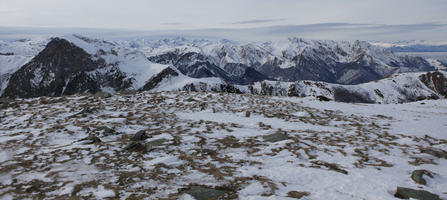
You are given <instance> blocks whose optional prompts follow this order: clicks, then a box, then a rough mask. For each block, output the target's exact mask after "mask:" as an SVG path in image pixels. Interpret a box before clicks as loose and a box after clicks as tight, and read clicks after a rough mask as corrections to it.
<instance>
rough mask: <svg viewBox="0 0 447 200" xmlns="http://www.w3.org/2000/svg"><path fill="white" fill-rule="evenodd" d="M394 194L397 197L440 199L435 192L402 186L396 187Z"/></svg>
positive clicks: (420, 199)
mask: <svg viewBox="0 0 447 200" xmlns="http://www.w3.org/2000/svg"><path fill="white" fill-rule="evenodd" d="M394 196H395V197H397V198H399V199H419V200H441V198H439V195H437V194H433V193H431V192H428V191H425V190H414V189H410V188H404V187H397V190H396V193H395V194H394Z"/></svg>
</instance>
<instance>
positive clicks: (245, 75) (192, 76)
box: [0, 35, 445, 103]
mask: <svg viewBox="0 0 447 200" xmlns="http://www.w3.org/2000/svg"><path fill="white" fill-rule="evenodd" d="M47 42H48V43H47ZM46 43H47V44H46ZM45 44H46V46H45ZM7 45H9V46H13V48H12V47H11V48H2V51H4V52H2V55H0V57H1V59H3V60H5V59H6V58H9V57H11V56H12V57H11V58H15V62H8V63H6V62H3V63H2V64H3V65H2V66H1V68H2V71H1V73H0V75H1V76H0V77H2V79H0V80H1V81H2V88H1V91H0V93H1V94H2V95H3V96H4V97H10V98H15V97H38V96H61V95H71V94H75V93H96V92H98V91H105V92H115V91H121V90H153V91H163V90H191V91H213V92H231V93H251V94H263V95H281V96H322V97H325V98H327V99H332V100H336V101H353V102H366V103H395V102H406V101H414V100H418V99H427V98H441V97H443V94H442V92H440V91H439V88H430V87H428V86H427V84H424V83H423V82H422V81H421V80H422V78H421V76H422V74H412V73H408V74H402V75H399V76H397V77H403V78H400V79H402V80H405V81H403V82H402V81H401V80H400V79H399V83H398V84H395V85H394V86H393V87H394V89H389V88H384V89H383V91H384V93H386V94H385V96H386V97H382V98H372V97H373V96H375V97H377V96H379V97H380V96H381V95H379V94H377V93H378V92H375V89H379V90H381V92H382V89H381V88H375V89H374V90H372V88H373V87H379V85H378V86H376V85H377V84H375V83H365V84H360V85H353V86H350V85H340V83H342V84H348V83H349V84H357V83H364V82H368V81H371V80H373V81H374V80H379V79H382V78H384V77H386V76H391V75H393V74H397V73H401V72H419V71H428V70H433V69H434V66H432V64H433V62H427V60H425V59H423V58H420V57H411V56H398V55H395V54H394V53H393V52H391V51H389V50H386V49H384V48H379V47H376V46H373V45H370V44H369V43H366V42H360V41H355V42H335V41H308V40H302V39H297V38H290V39H288V40H283V41H275V42H265V43H242V42H235V41H229V40H220V41H208V40H193V41H191V40H187V39H184V38H177V39H166V40H155V41H144V40H132V41H114V42H111V41H104V40H97V39H90V38H86V37H83V36H79V35H70V36H63V37H58V38H47V39H46V40H45V39H42V40H40V42H31V41H28V40H23V41H15V42H10V43H7V44H6V45H5V44H3V46H6V47H8V46H7ZM22 46H23V47H22ZM7 50H10V51H11V52H9V51H7ZM24 55H26V56H24ZM19 56H22V57H19ZM438 64H439V63H438ZM437 67H438V68H439V66H437ZM440 69H442V68H440ZM437 73H439V74H440V76H442V78H444V77H445V76H444V73H443V72H437ZM303 80H306V81H303ZM312 80H313V81H312ZM389 80H390V79H384V80H380V81H378V83H380V84H382V85H383V86H388V85H393V84H389V83H388V82H390V81H389ZM443 80H444V79H443ZM318 81H321V82H318ZM441 82H442V81H441ZM438 85H441V86H442V87H443V86H444V82H442V83H441V84H438ZM293 87H294V88H295V89H293ZM406 88H410V89H411V88H413V89H412V91H410V92H405V94H404V95H403V96H402V95H401V96H399V94H401V93H402V91H407V89H406ZM267 89H268V90H267ZM410 89H408V90H410ZM436 89H438V90H436ZM270 90H272V91H271V92H269V91H270ZM345 90H347V91H345ZM441 90H443V89H442V88H441ZM273 91H278V92H273ZM284 91H285V92H284ZM303 91H305V92H303ZM318 91H323V92H324V91H328V92H329V93H324V94H321V95H320V94H319V93H318ZM365 91H366V92H365ZM371 91H373V92H371ZM358 92H360V93H362V94H363V93H365V94H366V93H368V95H369V96H368V97H365V98H363V97H364V96H363V95H362V98H361V99H357V100H352V99H347V100H346V99H340V98H338V97H339V96H340V95H338V94H343V95H342V96H345V95H347V94H349V95H351V96H355V95H358ZM388 92H390V94H388ZM317 94H318V95H317ZM382 95H383V94H382ZM390 95H391V96H392V97H389V96H390ZM370 97H371V98H370Z"/></svg>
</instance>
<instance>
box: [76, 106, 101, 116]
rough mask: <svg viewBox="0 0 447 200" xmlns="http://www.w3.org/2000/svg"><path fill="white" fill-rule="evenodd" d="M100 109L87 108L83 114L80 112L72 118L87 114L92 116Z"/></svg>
mask: <svg viewBox="0 0 447 200" xmlns="http://www.w3.org/2000/svg"><path fill="white" fill-rule="evenodd" d="M98 110H99V109H98V108H90V107H86V108H84V109H82V110H81V112H78V113H76V114H74V115H71V116H70V117H77V116H79V115H86V114H92V113H95V112H97V111H98Z"/></svg>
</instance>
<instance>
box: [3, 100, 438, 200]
mask: <svg viewBox="0 0 447 200" xmlns="http://www.w3.org/2000/svg"><path fill="white" fill-rule="evenodd" d="M422 103H423V104H422ZM446 103H447V102H446V100H438V101H428V100H426V101H423V102H417V103H410V104H399V105H379V104H375V105H371V104H346V103H339V102H320V101H316V100H315V99H313V98H284V97H283V98H276V97H273V98H271V97H265V96H258V95H237V94H226V95H222V94H213V93H186V92H160V93H158V92H157V93H148V92H143V93H138V94H135V95H127V94H119V93H117V94H115V95H113V96H112V97H108V98H98V97H95V96H91V95H75V96H67V97H58V98H43V97H42V98H34V99H24V100H17V101H14V102H12V103H11V105H10V107H6V108H4V109H3V110H2V112H0V117H1V119H2V120H0V152H1V153H0V161H1V162H0V172H1V173H0V198H1V199H34V198H37V199H70V198H73V199H77V198H81V199H104V198H117V199H126V198H128V199H164V198H168V199H192V200H193V199H201V198H200V196H202V197H203V196H205V198H209V199H217V198H219V197H220V198H221V199H256V200H258V199H260V200H263V199H265V200H267V199H279V200H292V199H294V198H297V197H298V196H303V197H302V198H301V199H312V200H327V199H353V200H354V199H355V200H357V199H380V200H393V199H395V197H394V193H395V192H396V189H397V187H406V188H411V189H417V190H425V191H428V192H431V193H433V194H436V195H439V197H440V199H445V198H447V194H445V188H447V167H446V166H447V159H446V157H442V156H440V155H438V154H435V153H433V151H436V152H441V153H442V152H444V153H445V154H447V152H446V151H447V146H446V139H447V137H446V135H445V132H444V130H445V127H446V126H447V124H446V122H447V107H446V105H447V104H446ZM141 131H143V132H141ZM137 133H138V134H137ZM136 135H139V137H135V136H136ZM144 135H146V137H144ZM94 138H95V139H94ZM420 169H424V170H428V171H430V172H431V173H432V174H433V177H432V178H431V177H429V176H426V175H424V176H423V179H424V180H426V185H421V184H417V183H416V182H415V181H413V180H412V178H411V176H412V172H413V171H414V170H420ZM17 188H21V189H17ZM24 191H25V192H24ZM292 197H294V198H292Z"/></svg>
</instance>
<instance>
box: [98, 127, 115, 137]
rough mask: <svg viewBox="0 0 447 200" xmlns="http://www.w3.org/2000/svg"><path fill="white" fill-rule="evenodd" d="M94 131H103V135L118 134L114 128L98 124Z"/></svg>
mask: <svg viewBox="0 0 447 200" xmlns="http://www.w3.org/2000/svg"><path fill="white" fill-rule="evenodd" d="M96 131H99V132H103V135H104V136H110V135H119V134H120V133H119V132H116V131H115V130H114V129H112V128H109V127H107V126H100V127H98V128H96Z"/></svg>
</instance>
